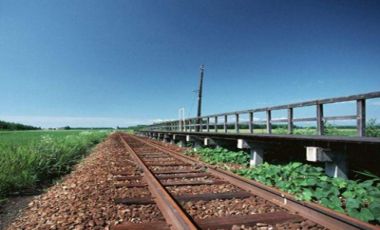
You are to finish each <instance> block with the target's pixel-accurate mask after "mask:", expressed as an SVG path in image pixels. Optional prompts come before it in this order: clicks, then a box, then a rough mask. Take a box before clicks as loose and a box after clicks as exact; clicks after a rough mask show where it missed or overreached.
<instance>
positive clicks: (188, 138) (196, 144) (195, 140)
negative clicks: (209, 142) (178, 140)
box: [186, 135, 203, 148]
mask: <svg viewBox="0 0 380 230" xmlns="http://www.w3.org/2000/svg"><path fill="white" fill-rule="evenodd" d="M186 142H191V143H192V145H193V147H194V148H200V147H202V145H203V143H202V141H201V139H199V138H196V137H194V136H190V135H186Z"/></svg>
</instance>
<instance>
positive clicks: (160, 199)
mask: <svg viewBox="0 0 380 230" xmlns="http://www.w3.org/2000/svg"><path fill="white" fill-rule="evenodd" d="M120 139H121V142H122V143H123V145H124V146H125V148H126V149H127V150H128V152H129V153H130V154H131V156H132V157H133V158H134V160H135V161H136V162H137V163H138V165H139V166H140V167H141V168H142V170H143V172H144V177H145V179H146V183H147V184H148V188H149V191H150V192H151V193H152V196H153V197H154V200H155V202H156V204H157V206H158V208H159V209H160V211H161V212H162V214H163V216H164V218H165V220H166V222H167V223H168V224H169V225H170V228H171V229H173V230H177V229H186V230H193V229H198V227H197V226H196V224H195V223H194V222H193V221H192V220H191V219H190V218H189V217H188V216H187V215H186V213H185V212H184V211H183V210H182V208H181V207H180V206H179V205H178V204H177V203H176V201H175V200H174V199H173V198H172V197H171V196H170V194H169V193H168V192H167V191H166V189H165V188H164V187H163V186H162V184H161V183H160V182H159V180H158V179H157V178H156V177H155V176H154V175H153V173H152V172H151V171H150V170H149V168H148V167H147V166H146V165H145V164H144V162H143V161H142V160H141V159H140V157H139V156H138V155H137V154H136V152H135V151H134V150H133V148H132V147H131V146H130V145H129V144H128V143H127V142H126V141H125V140H124V138H123V137H122V136H121V135H120Z"/></svg>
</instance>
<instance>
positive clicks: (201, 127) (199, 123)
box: [198, 118, 203, 132]
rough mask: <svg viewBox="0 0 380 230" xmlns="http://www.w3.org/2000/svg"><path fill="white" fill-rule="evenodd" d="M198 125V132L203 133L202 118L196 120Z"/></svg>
mask: <svg viewBox="0 0 380 230" xmlns="http://www.w3.org/2000/svg"><path fill="white" fill-rule="evenodd" d="M198 125H199V128H198V131H199V132H202V131H203V118H198Z"/></svg>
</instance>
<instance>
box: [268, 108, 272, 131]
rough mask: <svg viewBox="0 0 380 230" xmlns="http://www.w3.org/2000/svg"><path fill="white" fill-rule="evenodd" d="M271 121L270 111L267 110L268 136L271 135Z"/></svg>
mask: <svg viewBox="0 0 380 230" xmlns="http://www.w3.org/2000/svg"><path fill="white" fill-rule="evenodd" d="M271 120H272V111H270V110H267V133H268V134H271V133H272V124H271Z"/></svg>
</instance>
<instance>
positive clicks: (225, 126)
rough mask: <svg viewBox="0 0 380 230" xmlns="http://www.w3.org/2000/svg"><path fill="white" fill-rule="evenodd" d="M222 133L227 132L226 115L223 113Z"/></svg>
mask: <svg viewBox="0 0 380 230" xmlns="http://www.w3.org/2000/svg"><path fill="white" fill-rule="evenodd" d="M223 127H224V133H227V115H224V126H223Z"/></svg>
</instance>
